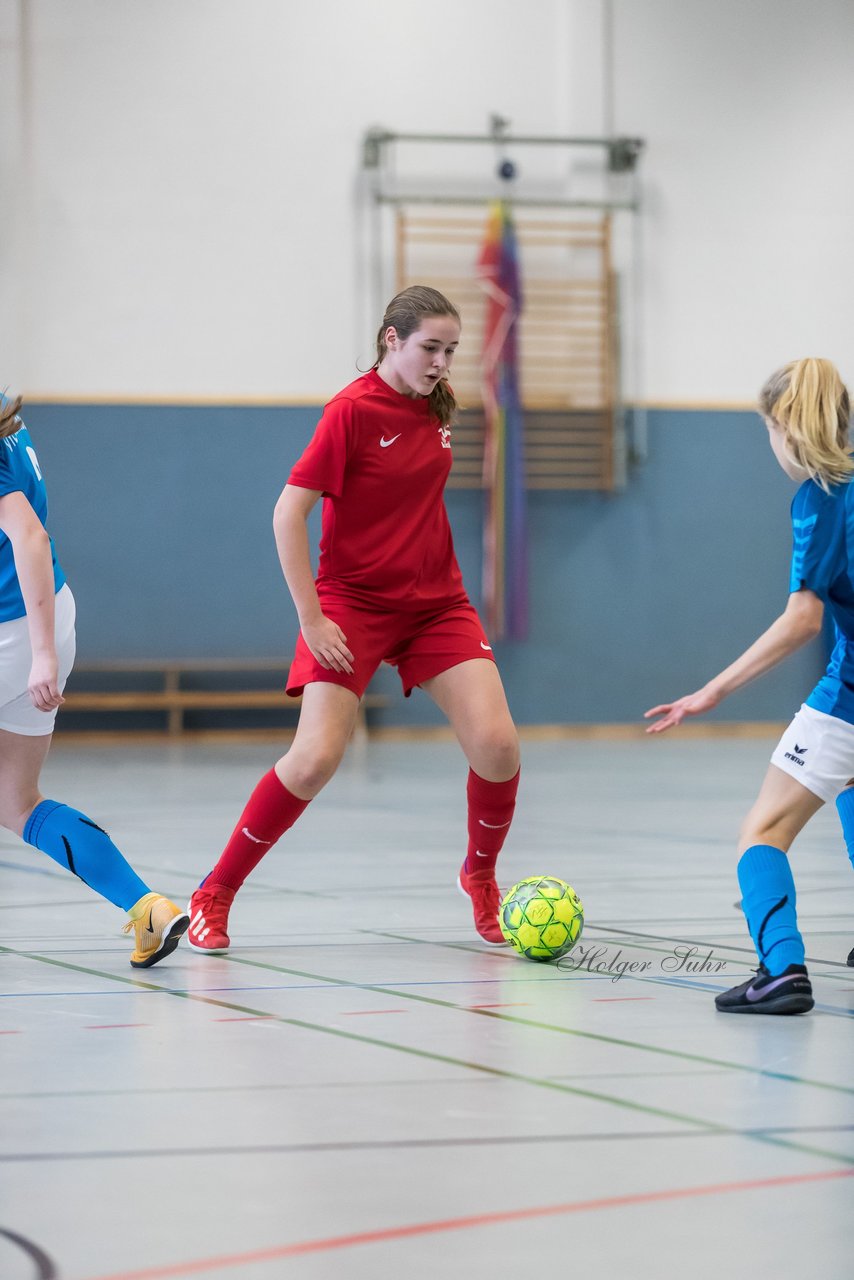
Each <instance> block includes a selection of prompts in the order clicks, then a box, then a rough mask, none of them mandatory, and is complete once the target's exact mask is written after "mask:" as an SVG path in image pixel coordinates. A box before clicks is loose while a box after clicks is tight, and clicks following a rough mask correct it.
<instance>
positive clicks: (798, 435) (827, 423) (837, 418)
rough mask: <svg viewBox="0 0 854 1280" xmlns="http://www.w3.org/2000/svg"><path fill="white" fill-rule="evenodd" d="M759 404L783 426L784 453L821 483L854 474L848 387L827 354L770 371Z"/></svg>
mask: <svg viewBox="0 0 854 1280" xmlns="http://www.w3.org/2000/svg"><path fill="white" fill-rule="evenodd" d="M759 407H760V410H761V411H762V413H763V415H764V416H765V417H766V418H771V419H772V421H774V422H775V423H776V424H777V426H778V427H779V428H780V430H781V431H782V432H783V439H784V442H785V448H786V452H787V453H788V454H789V456H790V458H791V459H792V460H793V461H794V462H796V463H797V464H798V466H799V467H802V468H803V470H804V471H806V473H807V475H809V476H810V477H811V478H812V479H813V480H814V481H815V482H816V484H818V485H820V486H821V488H822V489H824V490H825V491H828V490H829V489H830V487H831V485H835V484H845V483H846V481H848V480H850V479H851V476H852V475H854V458H852V457H851V454H850V447H851V446H850V443H849V440H848V428H849V418H850V413H851V410H850V405H849V400H848V391H847V389H846V387H845V385H844V383H843V381H842V379H841V378H840V376H839V374H838V372H837V370H836V366H835V365H833V364H831V362H830V361H829V360H818V359H815V358H812V357H811V358H808V359H806V360H792V361H791V362H790V363H789V364H787V365H784V366H783V368H782V369H778V370H777V372H776V373H772V374H771V377H770V378H769V379H768V381H767V382H766V383H765V386H764V387H763V388H762V390H761V391H760V393H759Z"/></svg>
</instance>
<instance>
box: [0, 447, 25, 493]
mask: <svg viewBox="0 0 854 1280" xmlns="http://www.w3.org/2000/svg"><path fill="white" fill-rule="evenodd" d="M20 488H21V481H20V478H19V477H18V476H16V475H15V472H14V469H13V467H12V466H11V465H10V462H9V450H8V447H7V446H5V445H3V444H2V443H0V498H5V497H6V494H7V493H16V492H17V491H18V490H19V489H20Z"/></svg>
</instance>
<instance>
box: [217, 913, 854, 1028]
mask: <svg viewBox="0 0 854 1280" xmlns="http://www.w3.org/2000/svg"><path fill="white" fill-rule="evenodd" d="M360 932H362V933H379V930H373V929H363V930H360ZM380 936H382V937H384V938H397V939H398V941H400V942H414V943H420V944H421V945H422V946H430V947H443V948H448V949H451V950H468V949H469V948H466V947H461V946H460V945H459V944H458V943H453V942H448V943H446V942H441V941H439V940H438V939H433V938H416V937H409V936H407V935H406V934H402V933H386V932H383V933H382V934H381V935H380ZM643 936H644V935H643V934H638V937H643ZM599 941H600V945H601V944H603V943H604V942H607V938H605V939H600V940H599ZM616 945H619V943H617V944H616ZM685 945H690V946H692V947H696V946H698V944H697V943H696V942H692V943H690V944H688V943H686V944H685ZM702 945H703V947H704V948H705V947H708V946H709V944H708V943H704V944H702ZM635 946H636V947H637V949H638V950H639V951H652V952H653V953H654V954H656V955H670V954H672V953H671V952H662V951H661V950H660V949H659V948H658V947H651V946H644V945H643V944H641V943H635ZM722 949H723V950H726V948H725V947H724V948H722ZM476 950H477V954H478V955H483V951H482V950H480V949H479V948H478V949H476ZM496 954H497V957H498V958H499V959H509V960H512V961H513V962H514V963H515V962H516V959H517V957H516V954H515V952H513V951H509V950H508V951H505V952H497V953H496ZM229 958H231V957H229ZM235 958H236V957H235ZM816 963H818V964H822V963H825V962H824V961H817V962H816ZM827 963H832V962H827ZM754 967H755V966H754ZM555 968H556V970H557V971H558V972H559V973H566V972H567V971H566V969H564V968H562V966H561V961H560V960H558V962H557V964H556V965H555ZM583 968H584V964H583V962H582V964H581V965H579V967H578V968H576V969H570V971H569V972H571V973H572V974H573V975H575V976H577V978H578V979H580V980H583V979H585V977H589V978H591V979H594V978H601V979H603V980H608V978H609V975H610V976H611V977H612V978H614V979H617V980H620V981H623V980H628V981H632V982H653V983H656V984H658V985H663V986H668V987H677V988H680V989H683V990H684V989H686V988H687V989H689V990H692V991H710V992H713V993H715V994H718V993H720V992H721V991H725V990H726V988H725V987H720V986H717V985H716V984H715V983H712V982H699V981H698V980H697V979H696V978H690V979H689V978H687V977H675V976H674V977H668V976H667V975H665V974H662V975H661V976H659V977H656V976H655V975H654V974H651V973H650V974H646V975H645V976H643V977H641V976H639V975H638V974H631V973H629V974H620V973H619V972H618V971H617V970H615V969H611V968H607V967H606V968H603V969H602V970H601V971H600V970H598V969H597V970H591V969H587V970H586V971H585V972H584V973H582V972H581V970H582V969H583ZM841 968H843V969H844V970H846V971H847V966H846V965H842V966H841ZM753 971H754V969H753V968H750V969H749V970H748V972H751V973H752V972H753ZM822 976H823V977H827V978H832V977H836V976H837V975H834V974H824V975H822ZM839 976H841V975H839ZM505 981H506V979H505ZM511 981H512V979H511ZM814 1008H815V1011H816V1012H817V1013H825V1014H828V1015H829V1016H830V1017H833V1018H854V1009H851V1008H848V1009H844V1008H841V1007H838V1006H836V1005H832V1004H823V1003H819V1002H816V1004H815V1006H814Z"/></svg>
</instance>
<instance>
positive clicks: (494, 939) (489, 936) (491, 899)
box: [457, 862, 507, 947]
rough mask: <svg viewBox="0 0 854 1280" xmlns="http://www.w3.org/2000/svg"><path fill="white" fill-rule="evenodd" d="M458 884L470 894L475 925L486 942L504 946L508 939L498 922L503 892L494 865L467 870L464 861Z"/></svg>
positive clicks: (462, 890)
mask: <svg viewBox="0 0 854 1280" xmlns="http://www.w3.org/2000/svg"><path fill="white" fill-rule="evenodd" d="M457 885H458V886H459V889H460V892H461V893H465V894H468V896H469V897H470V898H471V905H472V910H473V912H474V927H475V929H477V931H478V933H479V934H480V936H481V937H482V938H483V940H484V942H490V943H492V945H493V946H494V947H500V946H503V944H504V943H505V942H506V941H507V939H506V938H505V937H504V934H503V933H502V932H501V927H500V925H499V923H498V908H499V906H500V905H501V894H500V893H499V892H498V885H497V884H496V882H495V872H494V870H493V869H492V867H486V868H485V869H484V870H483V871H466V864H465V862H464V863H463V865H462V866H461V867H460V874H459V877H458V879H457Z"/></svg>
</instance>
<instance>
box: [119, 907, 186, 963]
mask: <svg viewBox="0 0 854 1280" xmlns="http://www.w3.org/2000/svg"><path fill="white" fill-rule="evenodd" d="M189 923H190V917H189V916H188V915H187V913H186V911H182V910H181V909H180V907H176V906H175V903H174V902H170V901H169V899H168V898H164V897H163V895H162V894H160V893H147V894H146V895H145V897H143V898H140V900H139V902H136V903H134V905H133V906H132V907H131V909H130V920H128V922H127V924H126V925H125V927H124V929H123V930H122V932H123V933H130V931H131V930H132V929H133V930H134V932H135V933H136V947H135V949H134V951H133V954H132V955H131V958H130V962H131V964H132V965H133V967H134V969H148V968H149V967H150V966H151V965H153V964H157V962H158V961H159V960H162V959H163V957H164V956H168V955H170V954H171V953H172V952H173V951H174V950H175V948H176V947H177V945H178V943H179V941H180V940H181V937H182V935H183V934H185V933H186V932H187V926H188V925H189Z"/></svg>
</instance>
